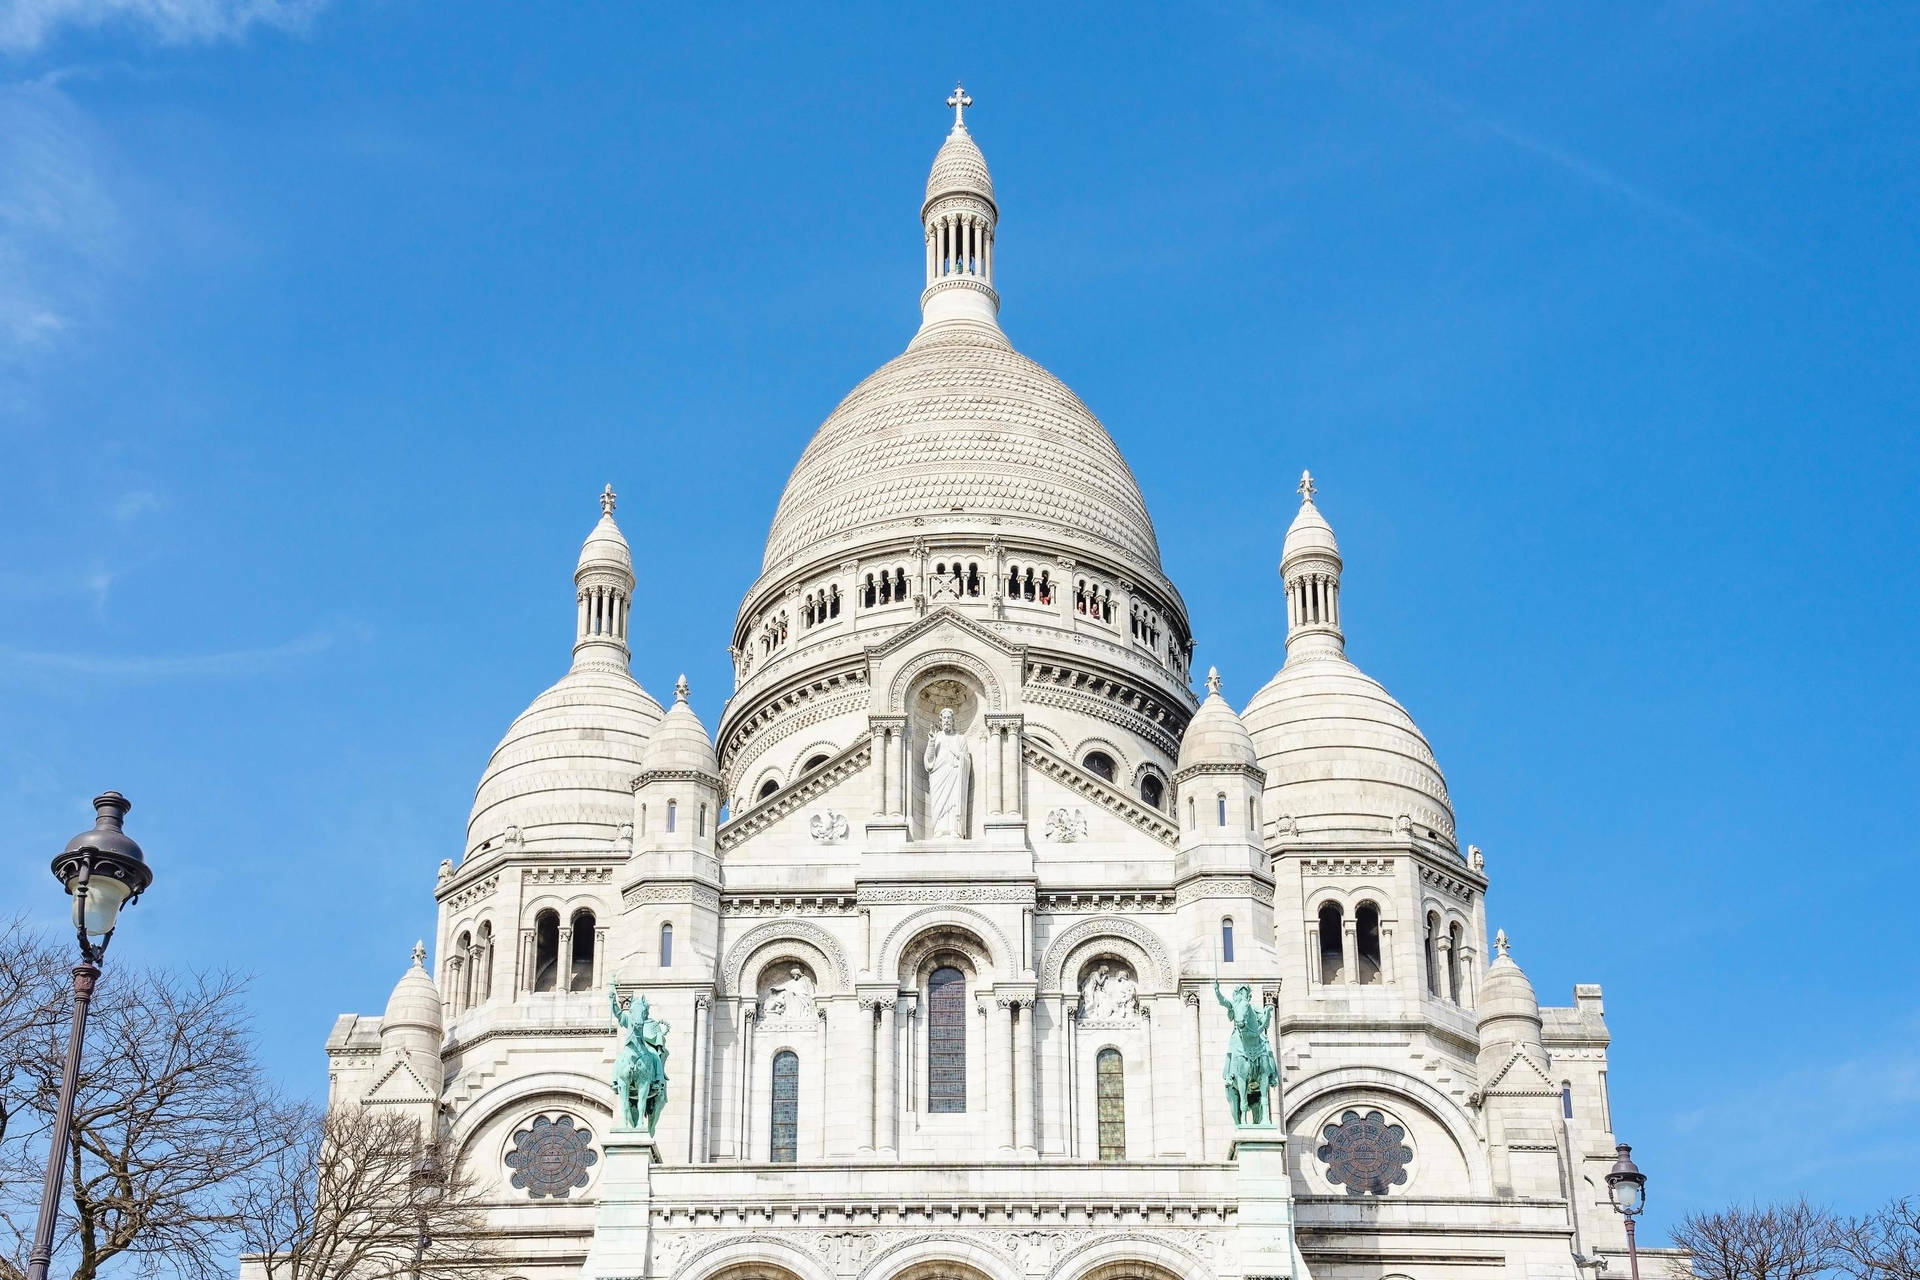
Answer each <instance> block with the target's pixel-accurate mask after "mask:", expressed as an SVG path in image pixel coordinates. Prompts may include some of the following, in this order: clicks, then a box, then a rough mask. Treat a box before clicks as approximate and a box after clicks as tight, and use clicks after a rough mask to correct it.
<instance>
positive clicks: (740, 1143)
mask: <svg viewBox="0 0 1920 1280" xmlns="http://www.w3.org/2000/svg"><path fill="white" fill-rule="evenodd" d="M755 1012H756V1008H755V1005H754V1004H753V1003H752V1002H751V1001H749V1002H746V1003H745V1007H744V1008H743V1009H742V1010H741V1011H740V1103H739V1105H740V1110H739V1113H738V1114H737V1115H736V1116H735V1117H734V1147H733V1158H734V1159H736V1160H739V1161H741V1162H742V1163H744V1162H746V1161H748V1160H751V1159H752V1158H753V1149H752V1147H750V1146H749V1145H748V1144H747V1137H748V1133H749V1130H748V1129H747V1121H748V1117H749V1115H750V1113H751V1112H752V1111H753V1092H752V1090H753V1020H754V1014H755Z"/></svg>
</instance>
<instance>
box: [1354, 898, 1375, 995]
mask: <svg viewBox="0 0 1920 1280" xmlns="http://www.w3.org/2000/svg"><path fill="white" fill-rule="evenodd" d="M1353 932H1354V941H1355V946H1356V954H1357V955H1358V957H1359V961H1360V981H1362V982H1365V983H1374V984H1378V983H1379V982H1380V981H1381V980H1382V979H1381V969H1380V908H1379V907H1377V906H1375V905H1374V904H1373V903H1371V902H1363V903H1361V904H1360V905H1359V906H1358V907H1356V908H1354V912H1353Z"/></svg>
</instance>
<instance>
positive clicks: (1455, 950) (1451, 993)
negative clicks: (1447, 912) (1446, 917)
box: [1447, 920, 1467, 1004]
mask: <svg viewBox="0 0 1920 1280" xmlns="http://www.w3.org/2000/svg"><path fill="white" fill-rule="evenodd" d="M1447 937H1448V939H1449V941H1451V942H1452V943H1453V945H1452V946H1450V947H1448V948H1447V996H1448V998H1449V999H1451V1000H1452V1001H1453V1002H1454V1003H1455V1004H1459V1003H1460V987H1461V981H1460V979H1461V973H1460V970H1461V969H1462V968H1463V965H1462V964H1461V961H1460V948H1461V947H1462V946H1463V945H1465V943H1466V940H1467V933H1466V930H1464V929H1462V928H1461V927H1460V922H1459V921H1458V920H1456V921H1454V922H1453V927H1452V928H1451V929H1449V930H1447Z"/></svg>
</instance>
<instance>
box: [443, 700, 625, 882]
mask: <svg viewBox="0 0 1920 1280" xmlns="http://www.w3.org/2000/svg"><path fill="white" fill-rule="evenodd" d="M660 717H661V711H660V704H659V703H657V702H655V701H654V700H653V699H652V698H651V697H649V696H648V695H647V692H646V690H644V689H642V688H641V687H640V686H639V684H638V683H637V682H636V681H635V680H634V678H633V677H632V676H631V675H629V674H628V673H627V671H626V669H625V668H624V667H621V666H618V665H616V664H614V663H612V662H584V663H581V664H579V665H576V666H575V667H574V668H573V670H571V671H569V672H567V674H566V675H565V676H563V677H561V679H560V681H559V683H557V684H555V685H554V686H553V687H552V688H550V689H548V690H547V691H546V692H545V693H543V694H541V695H540V696H539V697H537V698H535V699H534V700H533V704H532V705H531V706H529V707H528V708H527V709H526V710H525V711H523V712H521V713H520V715H519V717H518V718H516V719H515V720H514V722H513V724H512V725H510V726H509V727H508V728H507V733H506V736H505V737H503V738H502V739H500V745H499V746H497V747H495V748H494V750H493V757H492V758H491V759H490V760H488V761H487V768H486V772H485V773H484V774H482V775H481V778H480V786H479V789H478V791H477V792H476V793H475V795H474V798H473V813H472V816H471V817H469V818H468V820H467V852H468V854H469V855H471V854H472V852H473V851H474V850H475V849H476V848H478V847H479V845H480V844H481V842H482V841H488V840H499V839H501V838H502V837H503V836H505V835H506V833H507V829H508V828H509V827H514V828H517V829H518V831H519V837H520V840H521V841H522V842H523V843H524V844H525V845H526V846H528V847H541V846H549V847H550V846H553V845H555V844H558V843H562V842H568V841H571V842H575V843H578V842H579V841H582V840H612V839H613V838H614V836H615V835H616V834H618V832H619V829H620V827H621V826H622V825H623V824H625V823H628V822H631V821H632V820H633V790H632V786H633V779H634V775H635V774H637V773H639V772H640V761H641V756H642V754H643V751H644V748H645V746H646V742H647V737H648V735H649V734H651V733H652V732H653V727H654V726H655V725H656V724H658V723H659V721H660Z"/></svg>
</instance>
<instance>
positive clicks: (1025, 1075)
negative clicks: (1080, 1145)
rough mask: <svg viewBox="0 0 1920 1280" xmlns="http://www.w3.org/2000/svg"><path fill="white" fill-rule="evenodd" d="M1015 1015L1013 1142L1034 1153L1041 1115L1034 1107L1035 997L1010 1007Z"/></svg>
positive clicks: (1023, 1149)
mask: <svg viewBox="0 0 1920 1280" xmlns="http://www.w3.org/2000/svg"><path fill="white" fill-rule="evenodd" d="M1011 1012H1012V1015H1013V1113H1014V1121H1013V1141H1014V1145H1015V1146H1017V1147H1019V1148H1020V1150H1021V1151H1023V1152H1025V1153H1027V1154H1029V1155H1031V1154H1034V1153H1036V1152H1037V1151H1038V1150H1039V1148H1040V1126H1039V1117H1038V1116H1037V1115H1035V1114H1034V1109H1033V1078H1034V1060H1033V997H1031V996H1028V997H1026V998H1025V999H1024V1000H1018V1001H1016V1002H1015V1003H1014V1004H1013V1005H1012V1006H1011Z"/></svg>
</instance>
